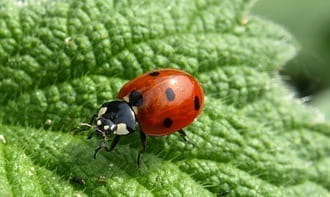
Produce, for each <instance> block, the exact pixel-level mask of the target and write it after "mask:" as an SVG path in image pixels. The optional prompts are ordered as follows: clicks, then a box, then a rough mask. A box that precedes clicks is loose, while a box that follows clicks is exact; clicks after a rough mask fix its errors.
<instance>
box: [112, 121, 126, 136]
mask: <svg viewBox="0 0 330 197" xmlns="http://www.w3.org/2000/svg"><path fill="white" fill-rule="evenodd" d="M114 134H117V135H127V134H129V131H128V130H127V125H126V124H125V123H119V124H117V129H116V131H114Z"/></svg>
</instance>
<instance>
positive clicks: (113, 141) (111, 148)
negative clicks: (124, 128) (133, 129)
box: [105, 135, 120, 152]
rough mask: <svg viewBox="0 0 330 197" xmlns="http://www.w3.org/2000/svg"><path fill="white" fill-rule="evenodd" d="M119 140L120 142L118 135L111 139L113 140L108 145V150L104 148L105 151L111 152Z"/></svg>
mask: <svg viewBox="0 0 330 197" xmlns="http://www.w3.org/2000/svg"><path fill="white" fill-rule="evenodd" d="M119 140H120V135H116V137H115V138H113V140H112V142H111V144H110V147H109V148H108V147H105V150H106V151H108V152H111V151H112V150H113V149H114V148H115V147H116V146H117V144H118V142H119Z"/></svg>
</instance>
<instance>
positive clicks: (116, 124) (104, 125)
mask: <svg viewBox="0 0 330 197" xmlns="http://www.w3.org/2000/svg"><path fill="white" fill-rule="evenodd" d="M135 124H136V118H135V114H134V111H133V109H132V108H131V106H130V105H129V104H128V103H126V102H125V101H111V102H106V103H104V104H103V105H102V106H101V107H100V108H99V110H98V113H97V116H96V119H95V121H94V125H95V128H96V130H95V133H94V134H95V135H97V136H99V137H103V138H105V137H106V136H108V135H110V134H112V133H113V134H116V135H128V134H130V133H133V132H134V129H135Z"/></svg>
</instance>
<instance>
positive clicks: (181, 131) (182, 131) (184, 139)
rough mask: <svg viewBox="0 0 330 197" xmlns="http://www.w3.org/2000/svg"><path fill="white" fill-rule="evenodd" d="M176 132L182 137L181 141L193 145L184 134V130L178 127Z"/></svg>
mask: <svg viewBox="0 0 330 197" xmlns="http://www.w3.org/2000/svg"><path fill="white" fill-rule="evenodd" d="M178 132H179V133H180V136H181V137H182V139H183V141H185V142H186V143H187V144H191V145H192V146H193V147H195V144H193V143H192V142H190V141H189V140H188V139H187V134H186V132H184V130H183V129H180V130H179V131H178Z"/></svg>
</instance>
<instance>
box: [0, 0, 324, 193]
mask: <svg viewBox="0 0 330 197" xmlns="http://www.w3.org/2000/svg"><path fill="white" fill-rule="evenodd" d="M252 4H253V1H248V0H232V1H227V0H221V1H219V0H194V1H191V0H180V1H167V0H161V1H152V0H146V1H110V0H105V1H93V0H69V1H35V2H30V3H24V2H21V3H18V2H16V1H5V2H2V3H0V91H1V97H0V103H1V110H0V120H1V124H0V134H1V135H2V136H1V138H0V139H1V142H2V143H0V155H1V156H0V194H3V195H5V196H22V195H26V196H43V195H47V196H49V195H50V196H53V195H56V196H72V195H80V196H85V195H86V196H90V195H95V196H109V195H111V196H215V195H222V194H223V195H224V194H225V193H228V196H312V195H314V196H327V195H329V189H330V180H329V176H328V175H329V173H330V172H329V168H328V166H329V165H330V145H329V143H328V142H329V138H330V124H329V123H327V122H325V121H323V120H322V119H321V118H320V117H322V116H321V115H320V114H318V113H317V112H315V110H312V109H310V108H309V107H306V106H305V105H304V104H303V103H301V102H300V101H298V100H297V99H295V98H293V97H292V96H291V95H292V93H291V92H290V91H289V90H287V89H286V88H285V85H283V84H282V82H281V80H280V79H279V77H278V74H277V72H276V71H277V70H278V69H280V68H281V67H282V66H283V65H284V64H285V63H286V62H287V61H288V60H289V59H291V58H292V57H293V56H294V55H295V53H296V50H297V43H296V42H295V40H294V39H293V38H292V37H291V36H290V35H289V34H288V33H287V32H286V31H285V30H283V29H282V28H281V27H279V26H277V25H275V24H273V23H271V22H269V21H265V20H263V19H260V18H258V17H256V16H252V15H250V14H248V12H249V10H250V8H251V6H252ZM165 67H171V68H180V69H183V70H186V71H187V72H190V73H192V74H193V75H194V76H195V77H196V78H198V79H199V80H200V81H201V83H202V85H203V88H204V90H205V94H206V105H205V110H204V112H203V114H202V115H201V116H200V117H199V118H198V120H197V121H195V122H194V123H193V124H192V125H190V126H189V127H187V128H186V131H187V133H188V137H189V139H190V140H191V141H192V142H193V143H194V144H195V147H194V148H191V147H189V146H187V145H186V144H185V143H184V142H183V141H182V140H181V139H180V137H179V136H178V135H177V134H173V135H169V136H166V137H162V138H152V137H149V138H148V142H147V151H146V153H145V154H144V155H143V158H142V160H143V164H142V166H141V168H137V167H136V163H135V158H136V154H137V150H138V149H139V147H140V144H139V140H138V136H137V135H136V134H135V135H132V136H127V137H126V138H125V139H124V140H123V141H121V143H120V145H119V146H118V147H117V148H116V149H115V151H114V152H111V153H108V152H105V151H103V152H101V153H100V154H99V155H98V158H97V160H93V159H92V153H93V150H94V148H95V147H96V146H97V144H98V142H97V140H96V139H93V140H90V141H88V140H86V136H85V135H74V132H73V131H72V129H73V128H74V127H76V126H77V125H78V123H79V122H86V121H88V120H89V119H90V116H91V115H92V114H93V113H94V112H95V110H96V109H97V107H98V106H99V105H100V104H101V103H103V102H104V101H106V100H111V99H115V98H116V94H117V92H118V90H119V89H120V87H121V86H122V85H123V84H124V83H125V82H127V81H128V80H129V79H131V78H133V77H135V76H137V75H139V74H141V73H143V72H147V71H150V70H152V69H156V68H165ZM74 179H83V180H84V182H85V184H77V183H75V182H74V181H72V180H74ZM76 182H77V181H76ZM81 183H83V181H82V182H81Z"/></svg>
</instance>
